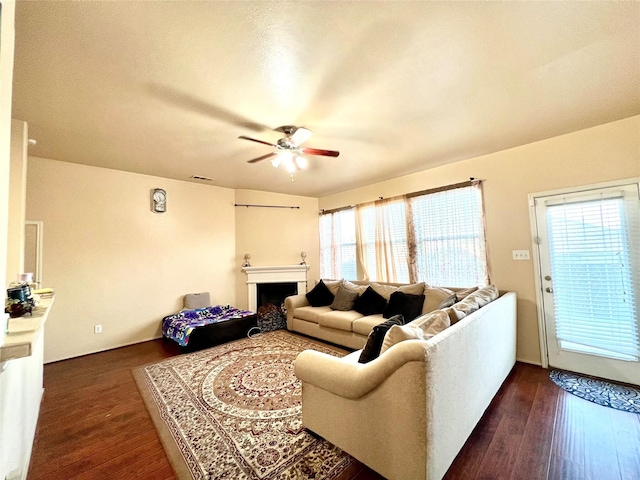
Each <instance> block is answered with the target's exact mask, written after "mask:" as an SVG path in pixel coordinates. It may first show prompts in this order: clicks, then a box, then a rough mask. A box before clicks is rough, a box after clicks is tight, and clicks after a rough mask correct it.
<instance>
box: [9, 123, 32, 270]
mask: <svg viewBox="0 0 640 480" xmlns="http://www.w3.org/2000/svg"><path fill="white" fill-rule="evenodd" d="M27 140H28V138H27V124H26V123H25V122H23V121H20V120H12V121H11V167H10V178H9V220H8V235H7V283H9V282H13V281H15V280H16V276H17V274H18V273H22V272H23V271H24V268H23V266H24V221H25V215H26V191H27Z"/></svg>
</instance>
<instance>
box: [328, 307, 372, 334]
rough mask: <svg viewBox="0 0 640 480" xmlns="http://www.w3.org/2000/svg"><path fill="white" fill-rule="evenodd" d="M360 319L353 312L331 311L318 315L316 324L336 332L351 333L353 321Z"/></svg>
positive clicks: (356, 313)
mask: <svg viewBox="0 0 640 480" xmlns="http://www.w3.org/2000/svg"><path fill="white" fill-rule="evenodd" d="M360 317H362V315H361V314H359V313H358V312H356V311H355V310H347V311H342V310H331V311H330V312H326V313H323V314H322V315H320V318H319V321H318V324H319V325H320V326H321V327H325V328H335V329H336V330H345V331H347V332H350V331H352V326H351V325H352V323H353V321H354V320H356V319H358V318H360Z"/></svg>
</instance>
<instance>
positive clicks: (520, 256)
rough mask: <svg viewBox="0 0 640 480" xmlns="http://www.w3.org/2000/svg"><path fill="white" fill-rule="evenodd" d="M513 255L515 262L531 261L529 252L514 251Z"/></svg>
mask: <svg viewBox="0 0 640 480" xmlns="http://www.w3.org/2000/svg"><path fill="white" fill-rule="evenodd" d="M511 253H512V255H513V259H514V260H531V257H529V250H512V251H511Z"/></svg>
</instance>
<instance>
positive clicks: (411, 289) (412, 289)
mask: <svg viewBox="0 0 640 480" xmlns="http://www.w3.org/2000/svg"><path fill="white" fill-rule="evenodd" d="M424 286H425V283H424V282H420V283H412V284H410V285H401V286H399V287H396V286H393V285H382V284H380V283H375V282H371V288H372V289H373V290H374V291H375V292H376V293H377V294H378V295H381V296H383V297H384V298H385V300H386V301H387V302H388V301H389V299H390V298H391V294H392V293H393V292H402V293H407V294H409V295H424Z"/></svg>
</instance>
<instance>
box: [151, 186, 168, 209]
mask: <svg viewBox="0 0 640 480" xmlns="http://www.w3.org/2000/svg"><path fill="white" fill-rule="evenodd" d="M151 211H152V212H155V213H164V212H166V211H167V192H165V191H164V190H163V189H161V188H154V189H153V190H151Z"/></svg>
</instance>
